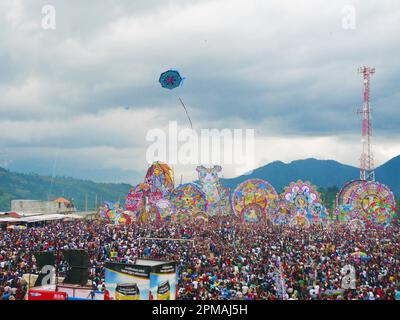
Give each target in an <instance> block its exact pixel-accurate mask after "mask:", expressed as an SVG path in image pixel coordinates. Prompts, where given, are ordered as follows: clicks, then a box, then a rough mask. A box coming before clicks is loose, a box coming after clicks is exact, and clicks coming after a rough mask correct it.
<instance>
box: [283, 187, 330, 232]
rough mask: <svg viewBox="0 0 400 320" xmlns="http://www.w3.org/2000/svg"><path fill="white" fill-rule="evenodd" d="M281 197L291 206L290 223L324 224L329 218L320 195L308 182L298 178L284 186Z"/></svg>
mask: <svg viewBox="0 0 400 320" xmlns="http://www.w3.org/2000/svg"><path fill="white" fill-rule="evenodd" d="M281 197H282V198H283V199H285V200H286V201H287V202H288V203H290V204H291V206H292V208H293V209H292V218H291V222H290V223H291V224H292V225H299V226H303V225H308V224H310V223H322V224H326V223H327V220H328V218H329V215H328V211H327V209H326V208H325V207H324V206H323V204H322V200H321V196H320V194H319V192H317V190H316V187H315V186H314V185H312V184H311V183H310V182H308V181H306V182H303V181H301V180H298V181H297V182H292V183H291V184H290V186H288V187H285V189H284V191H283V193H282V195H281Z"/></svg>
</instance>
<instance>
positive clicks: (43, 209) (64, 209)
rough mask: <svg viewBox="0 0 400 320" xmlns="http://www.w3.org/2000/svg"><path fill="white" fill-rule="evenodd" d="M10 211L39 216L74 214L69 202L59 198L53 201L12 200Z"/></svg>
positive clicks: (73, 208)
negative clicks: (37, 214)
mask: <svg viewBox="0 0 400 320" xmlns="http://www.w3.org/2000/svg"><path fill="white" fill-rule="evenodd" d="M11 211H14V212H23V213H39V214H69V213H74V212H76V209H75V206H74V204H73V203H72V202H71V201H69V200H67V199H65V198H62V197H61V198H57V199H55V200H53V201H42V200H12V201H11Z"/></svg>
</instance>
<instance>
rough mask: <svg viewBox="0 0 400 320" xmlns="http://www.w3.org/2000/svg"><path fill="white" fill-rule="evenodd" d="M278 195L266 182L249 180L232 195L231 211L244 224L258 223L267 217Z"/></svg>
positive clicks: (240, 185)
mask: <svg viewBox="0 0 400 320" xmlns="http://www.w3.org/2000/svg"><path fill="white" fill-rule="evenodd" d="M277 197H278V195H277V193H276V191H275V189H274V187H272V186H271V185H270V184H269V183H268V182H267V181H264V180H261V179H249V180H246V181H244V182H242V183H241V184H239V185H238V186H237V187H236V189H235V191H234V192H233V194H232V200H231V203H232V209H233V211H234V213H235V214H236V215H237V216H238V217H239V218H240V219H241V220H242V221H244V222H260V221H262V220H264V219H266V218H267V216H268V215H269V213H270V211H271V208H272V205H273V203H274V201H275V200H276V199H277Z"/></svg>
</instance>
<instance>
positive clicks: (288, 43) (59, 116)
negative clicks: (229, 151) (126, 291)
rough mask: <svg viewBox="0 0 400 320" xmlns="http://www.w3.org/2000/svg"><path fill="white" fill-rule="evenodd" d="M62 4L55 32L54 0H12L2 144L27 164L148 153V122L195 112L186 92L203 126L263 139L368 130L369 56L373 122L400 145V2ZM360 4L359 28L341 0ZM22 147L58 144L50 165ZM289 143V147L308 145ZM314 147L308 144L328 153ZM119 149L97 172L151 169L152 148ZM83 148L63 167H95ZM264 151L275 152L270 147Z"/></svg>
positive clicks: (2, 22) (44, 156) (7, 5)
mask: <svg viewBox="0 0 400 320" xmlns="http://www.w3.org/2000/svg"><path fill="white" fill-rule="evenodd" d="M51 3H52V4H53V5H54V6H55V8H56V13H57V29H56V30H54V31H45V30H43V29H42V28H41V18H42V15H41V8H42V6H43V5H45V4H49V1H34V2H33V1H17V0H16V1H12V2H11V1H7V2H5V1H4V2H1V3H0V10H1V11H2V12H3V13H4V14H2V16H0V47H1V51H0V97H1V98H0V125H1V127H2V128H3V130H2V131H3V134H2V136H1V138H0V145H1V146H2V147H3V148H6V149H8V150H16V149H15V148H18V150H19V152H18V153H15V152H14V153H13V152H11V153H10V156H9V157H10V158H11V160H12V162H11V163H12V165H10V166H11V167H13V168H15V169H18V170H22V169H24V170H31V169H32V170H36V171H40V172H41V173H43V172H45V171H46V168H47V167H48V165H47V164H48V161H49V158H48V157H50V159H53V158H52V154H53V153H52V152H51V150H55V149H57V150H58V149H60V148H61V149H64V150H69V152H71V150H72V152H73V153H75V152H78V151H79V150H83V149H87V148H104V147H113V148H116V149H126V148H133V149H135V150H136V151H135V152H137V153H138V154H139V153H145V150H146V145H147V143H146V141H145V134H146V131H147V130H149V129H151V128H154V127H162V128H165V126H166V125H167V124H168V121H169V120H178V121H179V122H180V123H181V124H185V123H186V118H185V115H184V114H183V111H182V109H181V106H180V105H179V102H178V99H177V98H178V96H181V97H182V98H183V100H184V101H185V103H186V104H187V106H188V108H189V110H190V113H191V116H192V120H193V121H194V123H195V126H196V127H197V128H199V127H205V128H208V127H217V128H225V127H228V128H237V127H239V128H240V127H241V128H255V129H256V132H257V134H258V135H259V137H260V138H263V137H271V136H274V137H276V139H283V140H284V141H287V140H285V139H291V137H299V138H303V137H304V138H308V139H312V138H315V137H331V138H332V139H336V138H339V137H340V136H341V135H352V136H354V137H355V139H354V141H356V140H357V135H358V133H359V132H360V117H357V115H356V111H357V107H361V103H362V100H361V99H362V96H361V88H362V80H361V77H360V75H358V74H357V72H356V71H357V67H359V66H362V65H372V66H375V67H376V68H377V73H376V75H375V76H374V77H373V80H372V81H373V82H372V104H373V107H374V115H373V117H374V118H373V119H374V130H375V134H376V135H377V136H379V138H380V139H381V140H380V141H382V143H385V142H388V141H391V142H393V141H394V142H393V143H394V144H395V148H394V149H393V150H394V151H392V153H393V152H396V151H395V150H398V149H397V148H398V143H396V142H395V141H396V140H395V139H394V140H393V138H394V137H398V136H399V135H400V129H399V126H398V123H399V121H400V112H399V108H398V101H399V96H400V90H399V88H398V85H397V83H398V82H399V81H400V75H399V74H400V73H399V72H398V70H399V69H400V60H399V59H398V57H397V56H398V54H397V53H398V52H400V43H399V41H397V35H398V34H399V33H400V4H399V3H398V2H397V1H390V0H386V1H380V2H376V1H344V0H343V1H335V2H334V3H329V4H328V3H327V2H326V1H322V0H309V1H304V2H302V3H301V4H300V3H299V4H296V5H293V2H292V1H282V0H281V1H268V2H266V1H244V0H243V1H239V0H229V1H227V0H226V1H224V0H218V1H194V0H193V1H187V0H185V1H165V0H154V1H149V0H146V1H101V2H100V1H85V2H81V1H60V0H53V1H51ZM349 4H350V5H354V6H355V8H356V14H357V16H356V18H357V27H356V29H355V30H344V29H343V28H342V25H341V21H342V18H343V15H342V8H343V6H344V5H349ZM169 68H176V69H178V70H180V71H181V73H182V74H183V75H184V76H186V77H187V81H186V82H185V84H184V86H182V87H181V88H178V89H176V90H174V91H172V92H170V91H167V90H163V89H161V88H160V86H159V84H158V76H159V74H160V73H161V72H162V71H164V70H166V69H169ZM309 141H311V140H309ZM335 141H336V142H337V143H339V141H340V139H336V140H335ZM268 143H271V141H269V142H268ZM354 143H356V142H354ZM331 147H332V144H331V143H327V144H325V145H323V144H322V145H321V148H325V149H327V150H328V148H331ZM23 148H37V149H36V150H42V151H43V148H47V149H46V150H50V151H48V152H43V153H40V152H38V153H37V156H36V158H35V159H36V160H34V161H35V162H36V163H41V165H40V168H39V166H38V165H36V167H34V166H33V162H34V161H26V162H24V161H23V160H22V159H21V158H18V159H17V158H15V157H17V154H18V157H22V158H23V157H25V156H24V153H23ZM140 148H141V149H140ZM350 149H351V148H350ZM29 150H31V149H29ZM140 150H141V151H140ZM286 152H287V153H288V154H287V156H285V155H286V154H281V155H280V157H284V158H285V159H286V158H287V159H291V158H293V157H301V156H302V155H301V153H299V152H297V153H296V154H295V153H290V150H287V151H286ZM307 152H310V153H311V154H308V153H306V152H305V151H304V154H303V157H309V156H316V153H315V151H314V150H309V151H307ZM382 152H383V151H382ZM392 153H391V154H392ZM11 154H13V156H11ZM76 154H77V153H76ZM328 154H331V156H332V157H333V158H335V159H337V160H342V161H347V162H349V163H350V162H351V163H355V162H357V159H358V154H354V156H353V158H354V159H355V160H354V161H351V160H350V158H351V157H344V156H343V154H339V153H337V154H335V153H334V152H333V153H331V152H328ZM381 154H382V156H383V153H381ZM318 155H320V154H319V153H318ZM114 156H115V157H121V161H119V162H118V161H115V162H113V163H107V161H108V160H107V157H106V156H104V157H102V158H101V160H99V161H100V162H101V163H100V166H99V167H100V168H99V170H98V171H96V172H98V174H99V176H101V173H100V171H101V170H111V171H112V170H115V172H116V175H115V177H114V178H115V179H117V180H118V179H120V177H121V176H122V175H123V174H119V173H118V171H120V170H122V172H125V171H124V170H132V172H133V171H137V172H139V171H140V170H144V167H145V165H144V164H143V163H139V161H142V162H143V158H144V157H142V158H140V157H139V158H135V159H132V167H130V168H127V167H126V166H125V165H124V163H125V161H126V160H125V158H124V156H121V155H120V154H118V152H116V153H115V154H114ZM81 157H82V158H84V159H82V161H80V162H79V163H77V162H74V161H72V160H71V159H68V157H66V158H65V161H66V163H67V162H68V161H69V162H68V163H69V164H68V165H66V167H65V169H64V171H63V174H68V172H69V173H70V174H71V175H75V176H80V175H85V172H87V170H88V164H89V163H91V162H92V161H93V157H95V155H94V154H92V153H87V154H85V153H83V154H82V155H81ZM138 159H141V160H138ZM259 159H265V160H267V159H268V161H269V160H271V159H270V157H269V156H266V155H265V154H264V155H263V154H260V155H259ZM272 160H273V159H272ZM275 160H279V159H275ZM51 161H52V160H50V162H51ZM85 161H86V162H85ZM263 161H264V160H263ZM261 164H262V163H261ZM35 168H36V169H35ZM83 168H86V169H83ZM85 170H86V171H85ZM111 171H110V172H111ZM95 176H96V173H94V172H93V173H91V174H90V177H95ZM108 179H111V176H110V175H109V174H108V175H107V180H108ZM115 179H114V180H115Z"/></svg>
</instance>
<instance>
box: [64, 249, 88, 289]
mask: <svg viewBox="0 0 400 320" xmlns="http://www.w3.org/2000/svg"><path fill="white" fill-rule="evenodd" d="M62 253H63V256H64V260H65V261H66V262H67V263H68V265H69V270H68V272H67V275H66V277H65V279H64V282H63V283H65V284H79V285H82V286H84V285H86V284H87V282H88V278H89V272H88V268H89V255H88V253H87V252H86V251H84V250H62Z"/></svg>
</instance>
